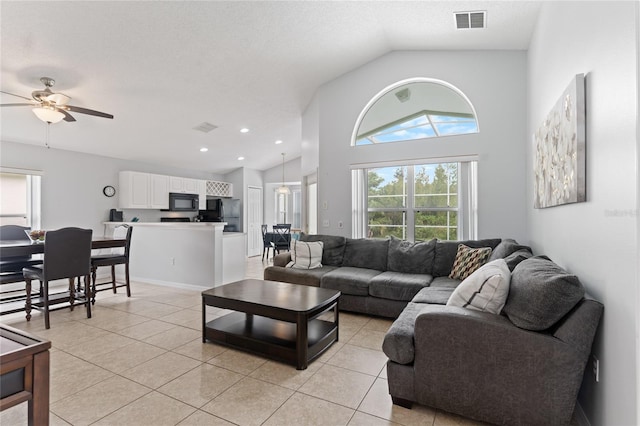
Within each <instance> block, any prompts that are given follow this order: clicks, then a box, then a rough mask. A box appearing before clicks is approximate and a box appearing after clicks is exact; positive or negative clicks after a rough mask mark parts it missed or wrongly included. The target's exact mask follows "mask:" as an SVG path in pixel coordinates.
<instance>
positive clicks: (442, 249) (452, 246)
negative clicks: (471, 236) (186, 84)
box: [431, 238, 501, 277]
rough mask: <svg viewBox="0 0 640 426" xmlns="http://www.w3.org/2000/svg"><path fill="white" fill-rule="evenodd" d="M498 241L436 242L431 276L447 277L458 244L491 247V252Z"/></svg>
mask: <svg viewBox="0 0 640 426" xmlns="http://www.w3.org/2000/svg"><path fill="white" fill-rule="evenodd" d="M500 241H501V240H500V238H493V239H486V240H468V241H438V242H437V243H436V254H435V258H434V261H433V271H432V273H431V275H433V276H434V277H447V276H449V274H450V273H451V268H452V267H453V262H454V261H455V259H456V254H457V253H458V244H464V245H465V246H467V247H471V248H480V247H491V249H492V250H493V249H494V248H496V246H497V245H498V244H500Z"/></svg>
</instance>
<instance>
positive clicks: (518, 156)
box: [303, 51, 527, 242]
mask: <svg viewBox="0 0 640 426" xmlns="http://www.w3.org/2000/svg"><path fill="white" fill-rule="evenodd" d="M412 77H428V78H435V79H439V80H444V81H447V82H449V83H451V84H453V85H454V86H456V87H457V88H458V89H460V90H461V91H462V92H463V93H465V94H466V95H467V96H468V98H469V99H470V100H471V102H472V103H473V105H474V107H475V109H476V112H477V114H478V121H479V126H480V133H478V134H474V135H461V136H449V137H446V138H438V139H431V140H426V141H425V140H423V141H412V142H402V143H389V144H382V145H376V146H372V145H370V146H358V147H352V146H351V145H350V142H351V140H350V139H351V134H352V131H353V127H354V125H355V122H356V119H357V118H358V115H359V114H360V112H361V111H362V109H363V108H364V107H365V105H366V104H367V102H368V101H369V100H370V99H371V98H372V97H373V96H375V95H376V94H377V93H378V92H379V91H380V90H382V89H384V88H385V87H387V86H389V85H390V84H393V83H395V82H397V81H400V80H404V79H407V78H412ZM317 96H318V104H319V105H318V111H316V109H315V107H314V108H309V109H308V111H309V114H310V115H309V117H304V118H303V123H306V121H307V120H309V119H313V117H317V118H318V120H319V150H320V151H319V171H318V172H319V173H318V192H319V194H318V195H319V196H318V199H319V205H320V206H321V207H320V210H319V212H318V213H319V214H318V224H319V229H318V233H321V234H332V235H344V236H347V237H350V236H351V235H352V232H351V174H350V165H351V164H357V163H363V162H374V161H385V160H403V159H411V158H434V157H447V156H459V155H469V154H474V155H478V156H479V163H478V188H479V196H478V206H479V209H478V210H479V215H478V222H479V223H478V229H479V237H496V236H498V237H511V238H516V239H517V240H519V241H523V242H526V239H527V233H526V226H525V220H526V215H525V195H524V191H523V188H524V185H525V175H524V166H523V165H524V161H525V142H524V141H525V140H526V133H525V130H526V111H525V110H526V52H524V51H475V52H466V51H456V52H447V51H433V52H392V53H389V54H387V55H385V56H382V57H381V58H379V59H377V60H375V61H372V62H371V63H369V64H366V65H365V66H363V67H361V68H358V69H356V70H354V71H352V72H349V73H347V74H345V75H343V76H341V77H339V78H337V79H335V80H333V81H331V82H329V83H327V84H325V85H324V86H322V87H321V88H320V89H319V91H318V94H317ZM305 128H308V129H312V128H313V127H312V126H311V124H309V123H307V124H306V125H305ZM310 133H312V132H310ZM325 201H326V202H327V207H328V208H327V209H326V210H324V209H323V208H322V206H323V203H324V202H325ZM323 220H329V222H330V226H329V227H323V226H322V223H323ZM338 221H342V222H344V225H345V226H344V229H339V228H338V227H337V224H338Z"/></svg>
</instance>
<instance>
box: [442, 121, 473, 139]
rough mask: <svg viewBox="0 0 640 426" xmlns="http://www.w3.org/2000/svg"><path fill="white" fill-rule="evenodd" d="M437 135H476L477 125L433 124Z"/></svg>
mask: <svg viewBox="0 0 640 426" xmlns="http://www.w3.org/2000/svg"><path fill="white" fill-rule="evenodd" d="M434 125H435V126H436V129H438V134H439V135H441V136H442V135H462V134H465V133H477V132H478V125H477V124H476V123H475V122H474V123H464V122H459V123H439V124H438V123H434Z"/></svg>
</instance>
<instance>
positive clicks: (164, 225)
mask: <svg viewBox="0 0 640 426" xmlns="http://www.w3.org/2000/svg"><path fill="white" fill-rule="evenodd" d="M103 224H104V225H111V226H120V225H129V226H152V227H161V228H185V229H196V228H203V227H205V228H224V226H225V225H226V224H227V222H103Z"/></svg>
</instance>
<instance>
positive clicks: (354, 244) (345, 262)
mask: <svg viewBox="0 0 640 426" xmlns="http://www.w3.org/2000/svg"><path fill="white" fill-rule="evenodd" d="M388 252H389V240H381V239H377V238H358V239H352V238H347V245H346V247H345V249H344V256H343V257H342V266H351V267H354V268H365V269H375V270H378V271H381V272H382V271H385V270H386V269H387V254H388Z"/></svg>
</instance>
